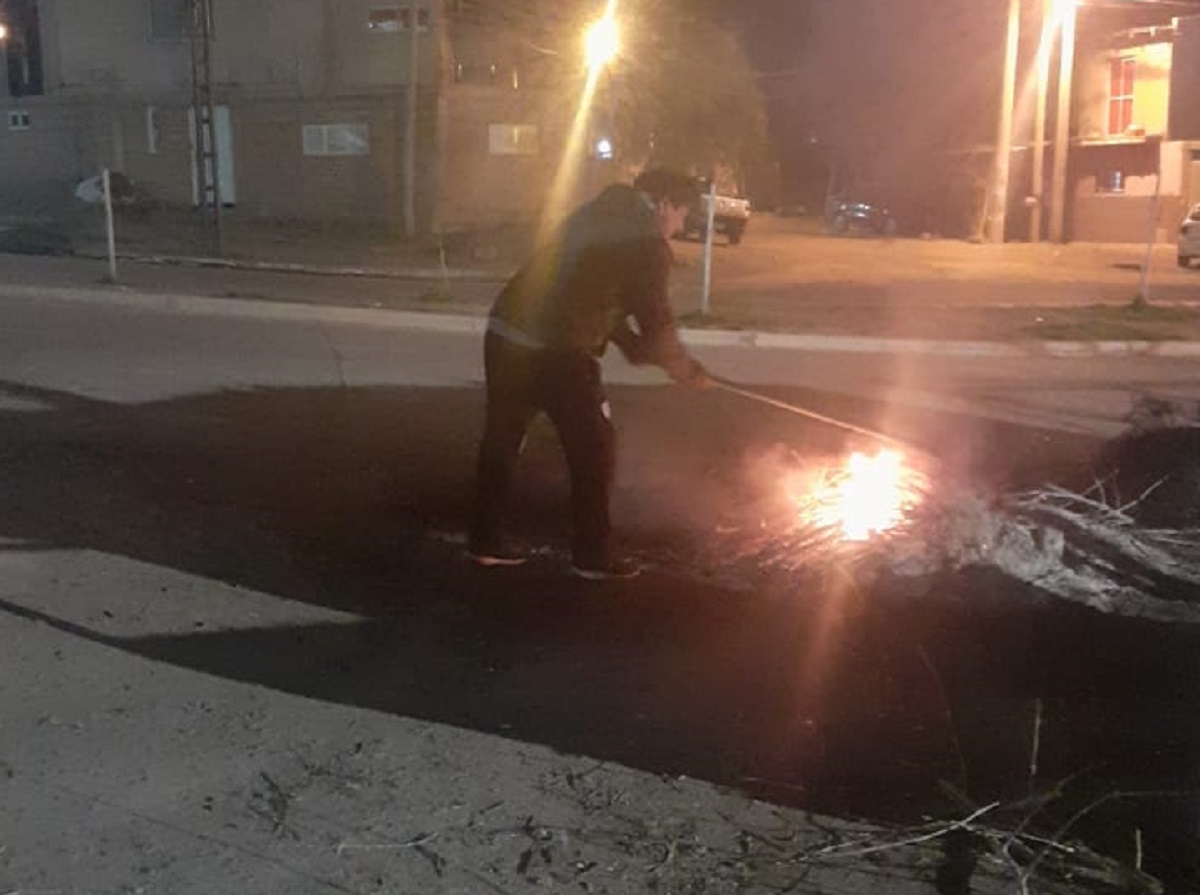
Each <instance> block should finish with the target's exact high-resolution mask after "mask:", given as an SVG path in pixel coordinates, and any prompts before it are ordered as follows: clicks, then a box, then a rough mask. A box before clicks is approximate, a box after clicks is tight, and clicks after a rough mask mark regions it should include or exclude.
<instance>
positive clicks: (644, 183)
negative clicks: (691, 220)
mask: <svg viewBox="0 0 1200 895" xmlns="http://www.w3.org/2000/svg"><path fill="white" fill-rule="evenodd" d="M633 188H634V189H636V190H641V191H642V192H643V193H645V194H646V195H647V196H649V197H650V198H651V199H653V200H654V201H655V202H661V201H662V200H663V199H666V200H667V201H668V202H670V203H671V204H672V205H674V206H675V207H676V208H683V207H690V206H693V205H696V204H697V203H698V202H699V201H700V191H699V190H698V189H697V188H696V183H695V181H694V180H692V178H690V177H688V176H687V175H686V174H681V173H679V172H678V171H672V170H671V169H669V168H647V169H646V170H645V171H643V172H642V173H641V174H639V175H638V176H637V177H636V178H635V179H634V181H633Z"/></svg>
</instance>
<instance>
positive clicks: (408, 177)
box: [403, 0, 421, 240]
mask: <svg viewBox="0 0 1200 895" xmlns="http://www.w3.org/2000/svg"><path fill="white" fill-rule="evenodd" d="M409 3H410V5H409V8H408V10H409V12H408V91H407V98H406V100H405V108H404V111H405V121H404V176H403V180H404V197H403V201H404V204H403V213H404V236H405V238H406V239H410V240H411V239H414V238H415V237H416V235H417V210H416V196H415V195H414V194H415V193H416V191H417V101H418V99H419V96H420V94H419V92H418V90H417V80H418V77H419V75H420V71H421V58H420V41H419V39H418V36H419V32H420V27H419V23H420V20H421V16H420V10H419V6H418V4H417V0H409Z"/></svg>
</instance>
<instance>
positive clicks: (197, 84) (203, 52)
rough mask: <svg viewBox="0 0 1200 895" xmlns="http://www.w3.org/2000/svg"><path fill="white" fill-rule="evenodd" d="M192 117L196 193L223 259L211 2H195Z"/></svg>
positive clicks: (193, 13)
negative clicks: (213, 81) (214, 101)
mask: <svg viewBox="0 0 1200 895" xmlns="http://www.w3.org/2000/svg"><path fill="white" fill-rule="evenodd" d="M192 114H193V117H194V119H195V137H194V139H195V141H196V193H197V198H198V199H199V201H200V207H201V209H203V211H202V213H203V216H204V221H205V224H206V225H207V224H208V222H209V221H211V222H212V238H213V248H214V249H215V250H216V253H217V254H218V255H220V254H221V253H222V251H223V246H224V239H223V233H222V227H221V178H220V161H219V160H218V150H217V116H216V107H215V105H214V104H213V95H212V5H211V0H192ZM210 188H211V192H210ZM210 196H211V199H210ZM210 202H211V212H210V210H209V208H210ZM210 214H211V217H210Z"/></svg>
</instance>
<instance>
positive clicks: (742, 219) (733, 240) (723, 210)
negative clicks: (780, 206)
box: [680, 177, 750, 246]
mask: <svg viewBox="0 0 1200 895" xmlns="http://www.w3.org/2000/svg"><path fill="white" fill-rule="evenodd" d="M696 189H698V190H699V191H700V196H701V199H700V202H699V204H697V205H696V206H694V207H693V208H692V209H691V210H690V211H689V212H688V216H687V218H686V219H684V222H683V232H682V233H681V234H680V235H681V236H683V237H688V236H691V235H692V234H695V235H697V236H699V237H700V238H701V239H703V238H704V235H705V231H706V230H707V229H708V202H709V197H708V193H709V189H710V184H709V181H708V179H707V178H705V177H698V178H696ZM716 199H717V204H716V210H715V211H714V212H713V232H715V233H724V234H725V237H726V238H727V239H728V240H729V244H730V245H734V246H735V245H737V244H738V243H739V242H741V241H742V234H743V233H745V232H746V224H748V223H749V222H750V200H749V199H743V198H742V197H740V196H722V195H721V194H720V193H717V197H716Z"/></svg>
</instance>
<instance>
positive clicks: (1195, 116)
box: [1169, 16, 1200, 140]
mask: <svg viewBox="0 0 1200 895" xmlns="http://www.w3.org/2000/svg"><path fill="white" fill-rule="evenodd" d="M1169 109H1170V122H1169V125H1170V133H1171V137H1172V139H1175V140H1200V16H1188V17H1186V18H1180V19H1178V20H1177V22H1176V24H1175V52H1174V56H1173V61H1172V65H1171V97H1170V103H1169Z"/></svg>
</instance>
